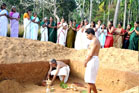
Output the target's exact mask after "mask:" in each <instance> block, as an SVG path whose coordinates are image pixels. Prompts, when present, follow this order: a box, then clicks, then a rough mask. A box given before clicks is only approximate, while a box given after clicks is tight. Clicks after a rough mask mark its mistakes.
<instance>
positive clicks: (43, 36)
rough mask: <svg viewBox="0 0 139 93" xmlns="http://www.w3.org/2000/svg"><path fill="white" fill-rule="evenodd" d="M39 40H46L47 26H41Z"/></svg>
mask: <svg viewBox="0 0 139 93" xmlns="http://www.w3.org/2000/svg"><path fill="white" fill-rule="evenodd" d="M41 41H48V28H47V27H42V26H41Z"/></svg>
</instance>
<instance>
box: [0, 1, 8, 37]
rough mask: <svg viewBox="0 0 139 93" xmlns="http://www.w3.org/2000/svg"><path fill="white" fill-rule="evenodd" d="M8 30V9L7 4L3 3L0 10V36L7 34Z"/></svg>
mask: <svg viewBox="0 0 139 93" xmlns="http://www.w3.org/2000/svg"><path fill="white" fill-rule="evenodd" d="M7 32H8V16H7V10H6V4H5V3H3V4H2V6H1V12H0V36H5V37H6V36H7Z"/></svg>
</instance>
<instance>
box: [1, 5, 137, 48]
mask: <svg viewBox="0 0 139 93" xmlns="http://www.w3.org/2000/svg"><path fill="white" fill-rule="evenodd" d="M8 19H10V30H11V31H10V36H11V37H18V33H19V19H20V15H19V13H18V12H17V11H16V7H15V6H13V7H12V9H11V12H10V13H9V14H8V11H7V10H6V4H2V5H1V10H0V36H7V32H8ZM23 23H24V35H23V37H24V38H26V39H32V40H38V32H39V26H41V27H40V32H41V41H51V42H53V43H58V44H61V45H63V46H66V47H68V48H75V49H77V50H79V49H87V48H88V45H89V44H90V43H91V40H88V39H87V37H86V34H85V31H86V30H87V29H88V28H92V29H93V30H94V31H95V36H96V37H97V39H98V40H99V41H100V44H101V47H102V48H109V47H116V48H125V49H132V50H138V39H139V22H138V21H137V22H135V23H134V27H132V26H131V24H129V25H127V29H126V30H124V29H123V28H122V26H123V24H122V23H121V22H120V23H119V24H118V27H117V28H115V27H114V26H113V22H112V21H109V22H108V24H107V26H106V25H105V24H102V22H101V20H98V22H97V24H96V23H95V22H94V21H92V22H91V23H89V22H88V20H87V19H85V20H84V21H81V23H80V24H79V25H77V24H76V20H73V21H72V20H70V21H69V22H68V23H67V22H65V20H64V18H62V19H61V21H60V22H58V23H56V22H54V20H53V18H52V17H50V18H49V19H48V18H47V17H45V18H44V19H43V20H42V22H40V19H39V17H38V16H37V13H33V15H32V13H31V10H28V11H27V12H26V13H24V15H23Z"/></svg>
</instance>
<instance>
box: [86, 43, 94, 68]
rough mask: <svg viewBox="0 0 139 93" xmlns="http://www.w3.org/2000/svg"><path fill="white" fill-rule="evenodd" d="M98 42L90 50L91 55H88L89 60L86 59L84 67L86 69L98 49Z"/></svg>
mask: <svg viewBox="0 0 139 93" xmlns="http://www.w3.org/2000/svg"><path fill="white" fill-rule="evenodd" d="M95 43H96V41H95V42H94V43H92V44H91V45H93V46H92V47H91V50H90V53H89V54H88V56H87V58H86V59H85V62H84V66H85V67H86V65H87V63H88V62H89V61H90V60H91V59H92V57H93V55H94V51H95V48H96V44H95Z"/></svg>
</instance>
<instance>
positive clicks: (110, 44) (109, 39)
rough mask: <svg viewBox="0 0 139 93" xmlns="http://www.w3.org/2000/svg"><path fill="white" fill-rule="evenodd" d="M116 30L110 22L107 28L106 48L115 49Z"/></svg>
mask: <svg viewBox="0 0 139 93" xmlns="http://www.w3.org/2000/svg"><path fill="white" fill-rule="evenodd" d="M114 30H115V28H114V26H113V21H109V22H108V27H107V31H108V33H107V36H106V41H105V46H104V47H105V48H109V47H113V32H114Z"/></svg>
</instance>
